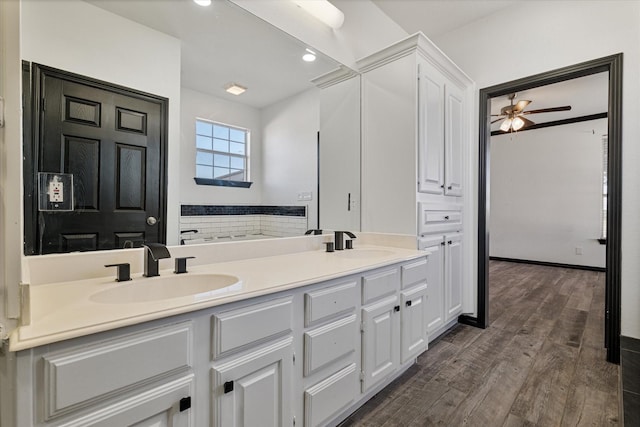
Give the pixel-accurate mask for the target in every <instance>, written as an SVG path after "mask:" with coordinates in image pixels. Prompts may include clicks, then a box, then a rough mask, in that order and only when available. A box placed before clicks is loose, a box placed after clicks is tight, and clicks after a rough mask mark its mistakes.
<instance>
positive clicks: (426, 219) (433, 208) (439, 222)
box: [418, 203, 462, 235]
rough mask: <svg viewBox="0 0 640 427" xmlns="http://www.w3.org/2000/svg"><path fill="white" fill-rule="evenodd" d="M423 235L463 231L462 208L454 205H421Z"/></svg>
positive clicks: (419, 228)
mask: <svg viewBox="0 0 640 427" xmlns="http://www.w3.org/2000/svg"><path fill="white" fill-rule="evenodd" d="M418 209H419V213H420V220H419V221H420V223H419V227H418V232H419V233H420V234H421V235H424V234H429V233H440V232H445V231H458V230H461V229H462V211H461V207H460V206H457V205H453V204H430V203H420V204H419V208H418Z"/></svg>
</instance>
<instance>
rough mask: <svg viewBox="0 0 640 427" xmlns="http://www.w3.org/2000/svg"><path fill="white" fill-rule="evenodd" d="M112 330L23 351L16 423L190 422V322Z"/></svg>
mask: <svg viewBox="0 0 640 427" xmlns="http://www.w3.org/2000/svg"><path fill="white" fill-rule="evenodd" d="M108 335H109V334H108ZM110 335H111V336H109V337H108V338H104V337H101V338H100V339H94V340H91V339H90V338H89V339H87V338H82V339H77V340H74V341H73V342H72V343H71V344H70V345H69V344H67V343H65V342H62V343H57V344H53V345H50V346H45V347H39V348H36V349H32V350H28V351H23V352H21V353H20V354H19V356H18V359H19V366H23V367H24V371H23V375H22V376H21V377H20V378H21V379H22V380H25V379H26V380H30V381H31V383H32V387H29V385H28V384H22V387H23V390H24V391H27V390H28V393H26V394H25V395H22V397H23V398H26V397H27V396H28V395H29V393H32V392H33V400H32V401H31V402H28V401H25V402H24V404H23V405H19V408H20V409H19V417H22V423H20V424H19V425H25V426H27V425H34V426H87V425H92V426H105V427H106V426H114V425H119V426H120V425H122V426H165V425H166V426H185V427H186V426H193V425H194V422H193V410H192V409H191V403H192V400H191V399H192V395H193V393H194V390H195V389H194V387H195V377H194V374H193V323H192V322H190V321H184V322H179V323H175V324H171V325H167V326H162V327H155V328H146V329H144V330H141V331H138V332H134V333H126V334H119V335H118V334H115V335H114V334H110ZM36 391H37V392H36ZM29 419H30V420H31V422H30V423H28V422H27V421H26V420H29Z"/></svg>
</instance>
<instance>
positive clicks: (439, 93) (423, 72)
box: [418, 63, 445, 194]
mask: <svg viewBox="0 0 640 427" xmlns="http://www.w3.org/2000/svg"><path fill="white" fill-rule="evenodd" d="M444 99H445V79H444V76H443V75H442V74H440V72H439V71H438V70H436V69H435V68H434V67H432V66H431V65H429V64H428V63H421V64H420V84H419V93H418V156H419V161H418V175H419V176H418V191H419V192H421V193H431V194H442V193H443V188H444V170H445V168H444V166H445V165H444V155H445V153H444V140H445V128H444V123H445V122H444V116H445V112H444Z"/></svg>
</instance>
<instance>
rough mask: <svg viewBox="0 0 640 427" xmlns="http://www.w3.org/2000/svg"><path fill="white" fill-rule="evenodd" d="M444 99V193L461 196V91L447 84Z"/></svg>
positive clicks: (463, 122)
mask: <svg viewBox="0 0 640 427" xmlns="http://www.w3.org/2000/svg"><path fill="white" fill-rule="evenodd" d="M446 99H447V101H446V107H445V110H446V116H445V117H446V119H445V120H446V133H445V138H446V143H445V147H446V153H445V159H446V167H445V194H446V195H447V196H462V192H463V190H462V173H463V171H462V159H463V158H464V153H463V152H462V147H463V138H464V124H465V121H464V108H463V94H462V91H461V90H460V89H459V88H457V87H456V86H454V85H453V84H449V85H447V86H446Z"/></svg>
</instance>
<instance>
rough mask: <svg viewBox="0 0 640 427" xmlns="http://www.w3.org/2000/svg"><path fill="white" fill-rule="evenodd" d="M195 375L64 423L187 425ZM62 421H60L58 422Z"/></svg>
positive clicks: (133, 426) (148, 426) (100, 426)
mask: <svg viewBox="0 0 640 427" xmlns="http://www.w3.org/2000/svg"><path fill="white" fill-rule="evenodd" d="M193 383H194V376H193V374H190V375H188V376H186V377H184V378H180V379H178V380H175V381H171V382H168V383H165V384H163V385H161V386H158V387H155V388H152V389H150V390H147V391H144V392H141V393H139V394H137V395H135V396H133V397H130V398H128V399H125V400H121V401H118V402H117V403H115V404H113V405H109V406H105V407H102V408H100V409H97V410H95V411H93V412H90V413H89V414H87V415H84V416H82V417H80V418H76V419H74V420H72V421H67V422H66V423H64V424H63V425H65V426H87V425H91V426H95V427H112V426H128V427H188V426H192V425H193V420H192V417H193V411H194V409H193V408H191V396H192V394H193V388H194V384H193ZM56 425H59V424H56Z"/></svg>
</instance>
